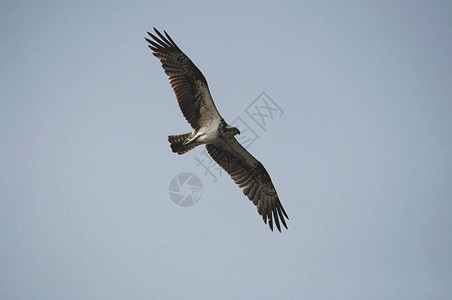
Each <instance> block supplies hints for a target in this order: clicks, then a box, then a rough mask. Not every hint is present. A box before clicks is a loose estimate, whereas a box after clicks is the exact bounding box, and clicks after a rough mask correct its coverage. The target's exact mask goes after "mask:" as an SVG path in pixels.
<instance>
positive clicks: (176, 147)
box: [168, 132, 198, 155]
mask: <svg viewBox="0 0 452 300" xmlns="http://www.w3.org/2000/svg"><path fill="white" fill-rule="evenodd" d="M191 135H192V133H191V132H189V133H184V134H177V135H170V136H168V142H170V144H171V145H170V146H171V150H172V151H173V152H174V153H177V154H179V155H182V154H184V153H187V152H188V151H190V150H191V149H193V148H195V147H196V146H198V144H196V143H193V144H190V145H188V146H187V145H184V142H185V141H186V140H187V138H189V137H191Z"/></svg>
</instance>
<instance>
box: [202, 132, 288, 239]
mask: <svg viewBox="0 0 452 300" xmlns="http://www.w3.org/2000/svg"><path fill="white" fill-rule="evenodd" d="M206 148H207V151H208V152H209V154H210V156H212V158H213V159H214V160H215V161H216V162H217V163H218V164H219V165H220V166H221V167H222V168H223V169H224V170H225V171H226V172H228V174H229V175H230V176H231V178H232V179H233V180H234V182H235V183H236V184H238V185H239V187H241V188H244V189H243V193H244V194H245V195H246V196H248V198H249V199H250V200H251V201H252V202H253V203H254V205H256V207H257V211H258V212H259V214H260V215H261V216H262V219H263V220H264V222H265V224H267V221H268V225H269V226H270V229H271V230H273V220H274V222H275V223H276V227H277V228H278V230H279V231H281V226H280V224H279V221H280V220H281V222H282V224H283V225H284V227H286V229H287V224H286V220H285V219H284V217H286V218H287V219H289V217H288V216H287V214H286V212H285V211H284V208H283V206H282V204H281V202H280V201H279V198H278V194H277V193H276V189H275V187H274V186H273V183H272V181H271V179H270V175H268V173H267V171H266V170H265V168H264V166H263V165H262V164H261V163H260V162H259V161H258V160H257V159H255V158H254V157H253V156H252V155H251V154H250V153H249V152H248V151H247V150H246V149H245V148H244V147H243V146H242V145H240V144H239V142H238V141H237V140H236V139H235V138H232V139H228V140H224V141H222V142H220V143H216V144H209V145H206Z"/></svg>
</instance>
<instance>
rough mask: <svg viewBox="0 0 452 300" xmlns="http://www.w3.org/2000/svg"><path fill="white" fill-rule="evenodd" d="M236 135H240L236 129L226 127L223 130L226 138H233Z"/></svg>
mask: <svg viewBox="0 0 452 300" xmlns="http://www.w3.org/2000/svg"><path fill="white" fill-rule="evenodd" d="M236 134H240V130H239V129H238V128H237V127H234V126H230V125H227V126H226V127H225V128H224V136H225V137H226V138H233V137H234V136H235V135H236Z"/></svg>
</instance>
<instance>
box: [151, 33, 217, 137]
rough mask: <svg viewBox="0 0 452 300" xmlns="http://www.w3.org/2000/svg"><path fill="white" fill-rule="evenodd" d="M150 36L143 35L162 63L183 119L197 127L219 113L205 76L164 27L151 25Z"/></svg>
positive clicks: (194, 127)
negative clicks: (161, 29) (156, 27)
mask: <svg viewBox="0 0 452 300" xmlns="http://www.w3.org/2000/svg"><path fill="white" fill-rule="evenodd" d="M154 30H155V33H156V34H157V36H156V35H154V34H152V33H150V32H148V34H149V36H150V37H151V38H152V40H151V39H148V38H145V39H146V41H147V42H148V43H149V45H148V47H149V48H150V49H151V50H152V51H153V53H152V54H153V55H154V56H155V57H157V58H158V59H159V60H160V62H161V63H162V67H163V69H164V71H165V73H166V75H168V76H169V80H170V84H171V87H172V89H173V91H174V93H175V94H176V98H177V102H178V103H179V107H180V109H181V111H182V114H183V115H184V117H185V119H186V120H187V121H188V123H190V125H191V127H192V128H193V129H198V128H199V127H201V126H203V125H204V123H207V122H209V121H211V120H212V119H213V118H214V117H220V115H219V113H218V111H217V109H216V107H215V104H214V103H213V100H212V97H211V95H210V91H209V88H208V86H207V80H206V79H205V77H204V75H203V74H202V73H201V71H200V70H199V69H198V68H197V67H196V66H195V64H194V63H193V62H192V61H191V60H190V58H188V57H187V56H186V55H185V54H184V53H183V52H182V51H181V50H180V49H179V47H178V46H177V45H176V43H175V42H174V41H173V40H172V39H171V37H170V36H169V35H168V34H167V33H166V32H165V31H164V33H165V35H163V34H162V33H160V32H159V31H158V30H157V29H155V28H154Z"/></svg>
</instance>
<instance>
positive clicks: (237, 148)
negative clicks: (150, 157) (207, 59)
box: [145, 28, 289, 231]
mask: <svg viewBox="0 0 452 300" xmlns="http://www.w3.org/2000/svg"><path fill="white" fill-rule="evenodd" d="M154 30H155V33H156V34H157V35H158V37H157V36H155V35H154V34H152V33H150V32H148V34H149V36H150V37H151V38H152V40H151V39H148V38H145V39H146V41H148V43H149V44H150V45H148V47H149V48H151V50H152V51H153V53H152V54H153V55H154V56H155V57H157V58H158V59H159V60H160V62H161V63H162V67H163V69H164V70H165V73H166V75H168V76H169V80H170V84H171V87H172V88H173V90H174V93H175V94H176V98H177V102H178V103H179V106H180V109H181V110H182V113H183V115H184V117H185V119H186V120H187V121H188V123H190V125H191V127H192V128H193V129H194V131H192V132H190V133H185V134H178V135H170V136H168V141H169V142H170V146H171V149H172V151H173V152H175V153H177V154H179V155H181V154H184V153H186V152H188V151H190V150H191V149H193V148H195V147H196V146H198V145H201V144H205V145H206V148H207V152H208V153H209V154H210V156H212V158H213V159H214V160H215V161H216V162H217V163H218V164H219V165H220V166H221V167H222V168H223V169H224V170H225V171H226V172H227V173H228V174H229V175H230V176H231V178H232V179H233V180H234V182H235V183H236V184H238V185H239V187H240V188H244V189H243V193H244V194H245V195H246V196H248V198H249V199H250V200H251V201H252V202H253V203H254V205H256V207H257V211H258V213H259V214H260V215H261V216H262V219H263V220H264V222H265V224H267V221H268V225H269V226H270V229H271V230H272V231H273V220H274V222H275V223H276V227H277V228H278V230H279V231H281V226H280V224H279V220H281V222H282V224H283V225H284V227H286V229H287V224H286V220H285V219H284V217H286V218H287V219H289V217H288V216H287V214H286V212H285V211H284V208H283V206H282V204H281V202H280V201H279V198H278V194H277V193H276V189H275V187H274V186H273V183H272V181H271V179H270V176H269V175H268V173H267V171H266V170H265V168H264V166H263V165H262V164H261V163H260V162H259V161H258V160H257V159H255V158H254V157H253V156H252V155H251V154H250V153H249V152H248V151H247V150H246V149H245V148H244V147H243V146H242V145H241V144H240V143H239V142H238V141H237V140H236V139H235V137H234V136H235V135H236V134H240V131H239V130H238V129H237V128H236V127H233V126H230V125H228V124H227V123H226V122H225V120H224V119H223V118H222V117H221V115H220V113H219V112H218V110H217V108H216V107H215V104H214V102H213V99H212V96H211V95H210V91H209V88H208V86H207V81H206V79H205V78H204V75H202V73H201V71H200V70H199V69H198V68H197V67H196V66H195V65H194V64H193V62H192V61H191V60H190V59H189V58H188V57H187V56H186V55H185V54H184V53H183V52H182V51H181V50H180V49H179V47H178V46H177V45H176V43H175V42H174V41H173V40H172V39H171V37H170V36H169V35H168V34H167V33H166V31H164V33H165V36H164V35H163V34H161V33H160V32H159V31H158V30H157V29H155V28H154Z"/></svg>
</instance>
